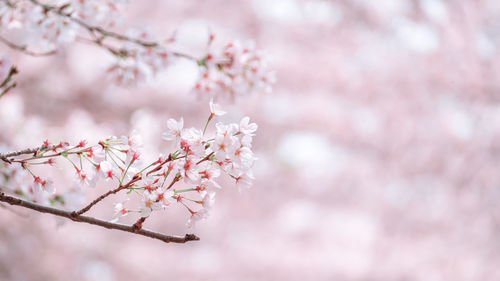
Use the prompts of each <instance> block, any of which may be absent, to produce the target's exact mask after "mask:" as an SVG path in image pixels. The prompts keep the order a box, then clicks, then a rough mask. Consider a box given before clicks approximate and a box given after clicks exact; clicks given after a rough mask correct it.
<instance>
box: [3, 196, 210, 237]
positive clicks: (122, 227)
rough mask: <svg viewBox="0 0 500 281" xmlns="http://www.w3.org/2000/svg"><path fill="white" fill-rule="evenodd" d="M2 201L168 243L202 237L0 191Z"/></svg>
mask: <svg viewBox="0 0 500 281" xmlns="http://www.w3.org/2000/svg"><path fill="white" fill-rule="evenodd" d="M0 201H2V202H5V203H8V204H10V205H15V206H21V207H24V208H28V209H32V210H35V211H38V212H41V213H48V214H52V215H56V216H59V217H64V218H67V219H70V220H72V221H75V222H83V223H88V224H93V225H97V226H101V227H104V228H107V229H116V230H121V231H125V232H130V233H135V234H138V235H142V236H146V237H149V238H153V239H158V240H161V241H163V242H166V243H170V242H172V243H186V242H189V241H197V240H200V238H199V237H198V236H196V235H194V234H186V235H184V236H171V235H165V234H161V233H158V232H154V231H150V230H146V229H142V228H141V227H138V226H136V225H135V224H134V225H132V226H129V225H124V224H118V223H112V222H107V221H103V220H99V219H96V218H94V217H87V216H82V215H75V214H74V212H70V211H64V210H60V209H56V208H52V207H47V206H43V205H39V204H36V203H32V202H29V201H25V200H22V199H19V198H15V197H11V196H8V195H5V194H4V193H2V192H0Z"/></svg>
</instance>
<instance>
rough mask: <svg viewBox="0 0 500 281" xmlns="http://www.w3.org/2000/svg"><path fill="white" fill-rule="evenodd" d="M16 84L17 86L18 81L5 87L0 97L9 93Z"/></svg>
mask: <svg viewBox="0 0 500 281" xmlns="http://www.w3.org/2000/svg"><path fill="white" fill-rule="evenodd" d="M16 86H17V84H16V83H12V84H10V85H9V86H8V87H7V88H5V89H3V90H2V92H1V93H0V98H1V97H3V96H4V95H5V94H7V93H8V92H9V91H10V90H12V89H14V88H15V87H16Z"/></svg>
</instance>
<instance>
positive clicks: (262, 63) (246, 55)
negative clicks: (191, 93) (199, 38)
mask: <svg viewBox="0 0 500 281" xmlns="http://www.w3.org/2000/svg"><path fill="white" fill-rule="evenodd" d="M213 39H214V35H211V36H210V41H209V44H208V46H209V48H208V49H209V50H208V53H207V54H206V56H205V57H204V58H203V60H202V61H201V64H202V65H203V66H204V67H203V68H202V71H201V72H200V78H199V81H198V82H197V83H196V86H195V90H196V91H197V92H199V93H201V94H209V95H212V96H213V95H216V94H222V95H225V96H229V97H234V96H237V95H241V94H244V93H248V92H250V91H251V90H254V89H256V90H264V91H266V92H271V86H272V84H274V82H275V80H276V78H275V74H274V72H271V71H269V70H268V68H267V60H266V58H265V56H264V55H263V54H262V52H261V51H258V50H255V49H254V47H253V45H248V46H243V45H242V44H241V43H239V42H230V43H228V44H226V45H225V46H223V47H222V48H215V47H213V45H214V44H212V41H213Z"/></svg>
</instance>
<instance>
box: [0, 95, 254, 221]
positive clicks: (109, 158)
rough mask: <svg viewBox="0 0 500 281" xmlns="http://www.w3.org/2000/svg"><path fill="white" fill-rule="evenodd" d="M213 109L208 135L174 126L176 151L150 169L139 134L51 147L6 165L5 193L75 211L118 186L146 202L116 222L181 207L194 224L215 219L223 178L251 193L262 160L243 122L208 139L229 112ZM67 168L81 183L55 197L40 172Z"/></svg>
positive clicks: (120, 211)
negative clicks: (93, 194)
mask: <svg viewBox="0 0 500 281" xmlns="http://www.w3.org/2000/svg"><path fill="white" fill-rule="evenodd" d="M210 110H211V113H210V116H209V118H208V120H207V123H206V125H205V128H204V129H203V130H201V129H197V128H185V127H184V122H183V119H182V118H181V119H179V120H174V119H169V120H168V122H167V128H168V130H167V131H166V132H165V133H163V135H162V138H163V139H164V140H166V141H170V142H174V144H175V149H174V151H173V152H171V153H168V154H161V155H159V156H158V158H157V159H156V160H155V161H152V162H149V163H148V162H146V161H145V159H143V158H144V157H143V154H142V148H143V142H142V138H141V136H140V134H139V133H138V132H137V131H133V132H132V133H131V134H130V135H128V136H122V137H121V138H118V137H114V136H112V137H108V138H106V139H104V140H102V141H100V142H99V143H97V144H95V145H88V144H87V142H86V141H80V142H79V143H78V144H75V145H70V144H69V143H66V142H60V143H59V144H55V145H54V144H51V143H49V142H48V141H45V142H44V144H43V146H41V149H40V150H38V151H36V152H35V153H34V155H32V156H30V157H26V156H25V157H24V158H22V157H14V158H6V159H4V160H3V163H2V164H1V165H2V166H1V167H0V190H2V191H8V192H11V193H15V194H17V195H19V196H22V197H24V198H25V199H28V200H31V201H34V202H37V203H40V204H52V205H59V206H62V207H64V208H66V209H71V210H76V209H78V208H80V207H81V206H82V204H83V203H84V201H85V200H84V199H85V190H86V189H87V188H89V187H90V188H91V187H95V186H96V184H97V183H98V182H102V181H104V182H106V184H107V185H109V184H113V183H114V184H116V185H117V186H118V187H117V189H116V191H117V192H118V191H121V190H127V191H128V192H127V194H129V195H131V196H134V195H135V196H138V197H139V200H140V204H139V206H136V207H129V206H128V205H131V203H128V202H121V203H118V204H116V205H115V215H114V218H113V220H114V221H117V220H118V219H119V218H121V217H122V216H125V215H128V214H130V213H138V214H139V215H140V216H141V217H144V218H146V217H148V216H150V215H151V213H152V212H153V211H157V210H163V209H165V208H167V207H168V206H170V205H172V204H174V203H178V204H180V205H182V206H183V207H185V208H186V209H187V210H188V211H189V213H190V215H191V217H190V219H189V221H188V223H189V224H190V225H192V224H194V223H195V222H196V221H198V220H200V219H203V218H206V217H207V216H208V214H209V212H210V210H211V208H212V206H213V203H214V199H215V190H216V189H218V188H221V186H220V184H219V183H218V182H217V180H218V178H219V176H220V175H221V174H226V175H228V176H229V177H230V178H231V179H233V180H234V181H235V183H236V184H238V185H242V186H250V185H251V183H252V180H253V175H252V167H253V164H254V161H255V160H256V157H255V155H254V153H253V152H252V149H251V148H252V138H253V136H254V135H255V132H256V130H257V125H256V124H255V123H250V120H249V118H248V117H244V118H242V119H241V121H240V122H239V123H231V124H224V123H222V122H218V123H216V124H215V132H212V133H211V134H208V133H207V127H208V125H209V124H210V122H211V120H213V119H214V117H216V116H220V115H222V114H224V113H225V112H224V111H222V110H221V108H220V107H219V106H218V105H217V104H214V103H212V102H210ZM61 161H67V162H68V163H69V164H70V165H71V166H72V168H73V169H74V174H75V179H76V180H75V185H74V187H73V188H71V189H69V190H66V191H65V192H56V188H55V185H54V181H53V180H52V179H50V178H42V177H41V176H39V175H37V173H36V172H35V169H34V167H35V166H37V165H51V166H55V165H59V163H60V162H61ZM30 179H31V180H30ZM196 206H199V207H196Z"/></svg>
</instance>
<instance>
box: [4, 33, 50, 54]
mask: <svg viewBox="0 0 500 281" xmlns="http://www.w3.org/2000/svg"><path fill="white" fill-rule="evenodd" d="M0 42H2V43H4V44H5V45H7V46H8V47H9V48H11V49H14V50H18V51H21V52H23V53H25V54H27V55H30V56H34V57H43V56H51V55H53V54H55V53H56V52H57V50H52V51H49V52H40V53H38V52H33V51H30V50H28V48H27V46H26V45H23V46H21V45H17V44H15V43H12V42H10V41H9V40H7V39H5V38H3V37H1V36H0Z"/></svg>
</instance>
